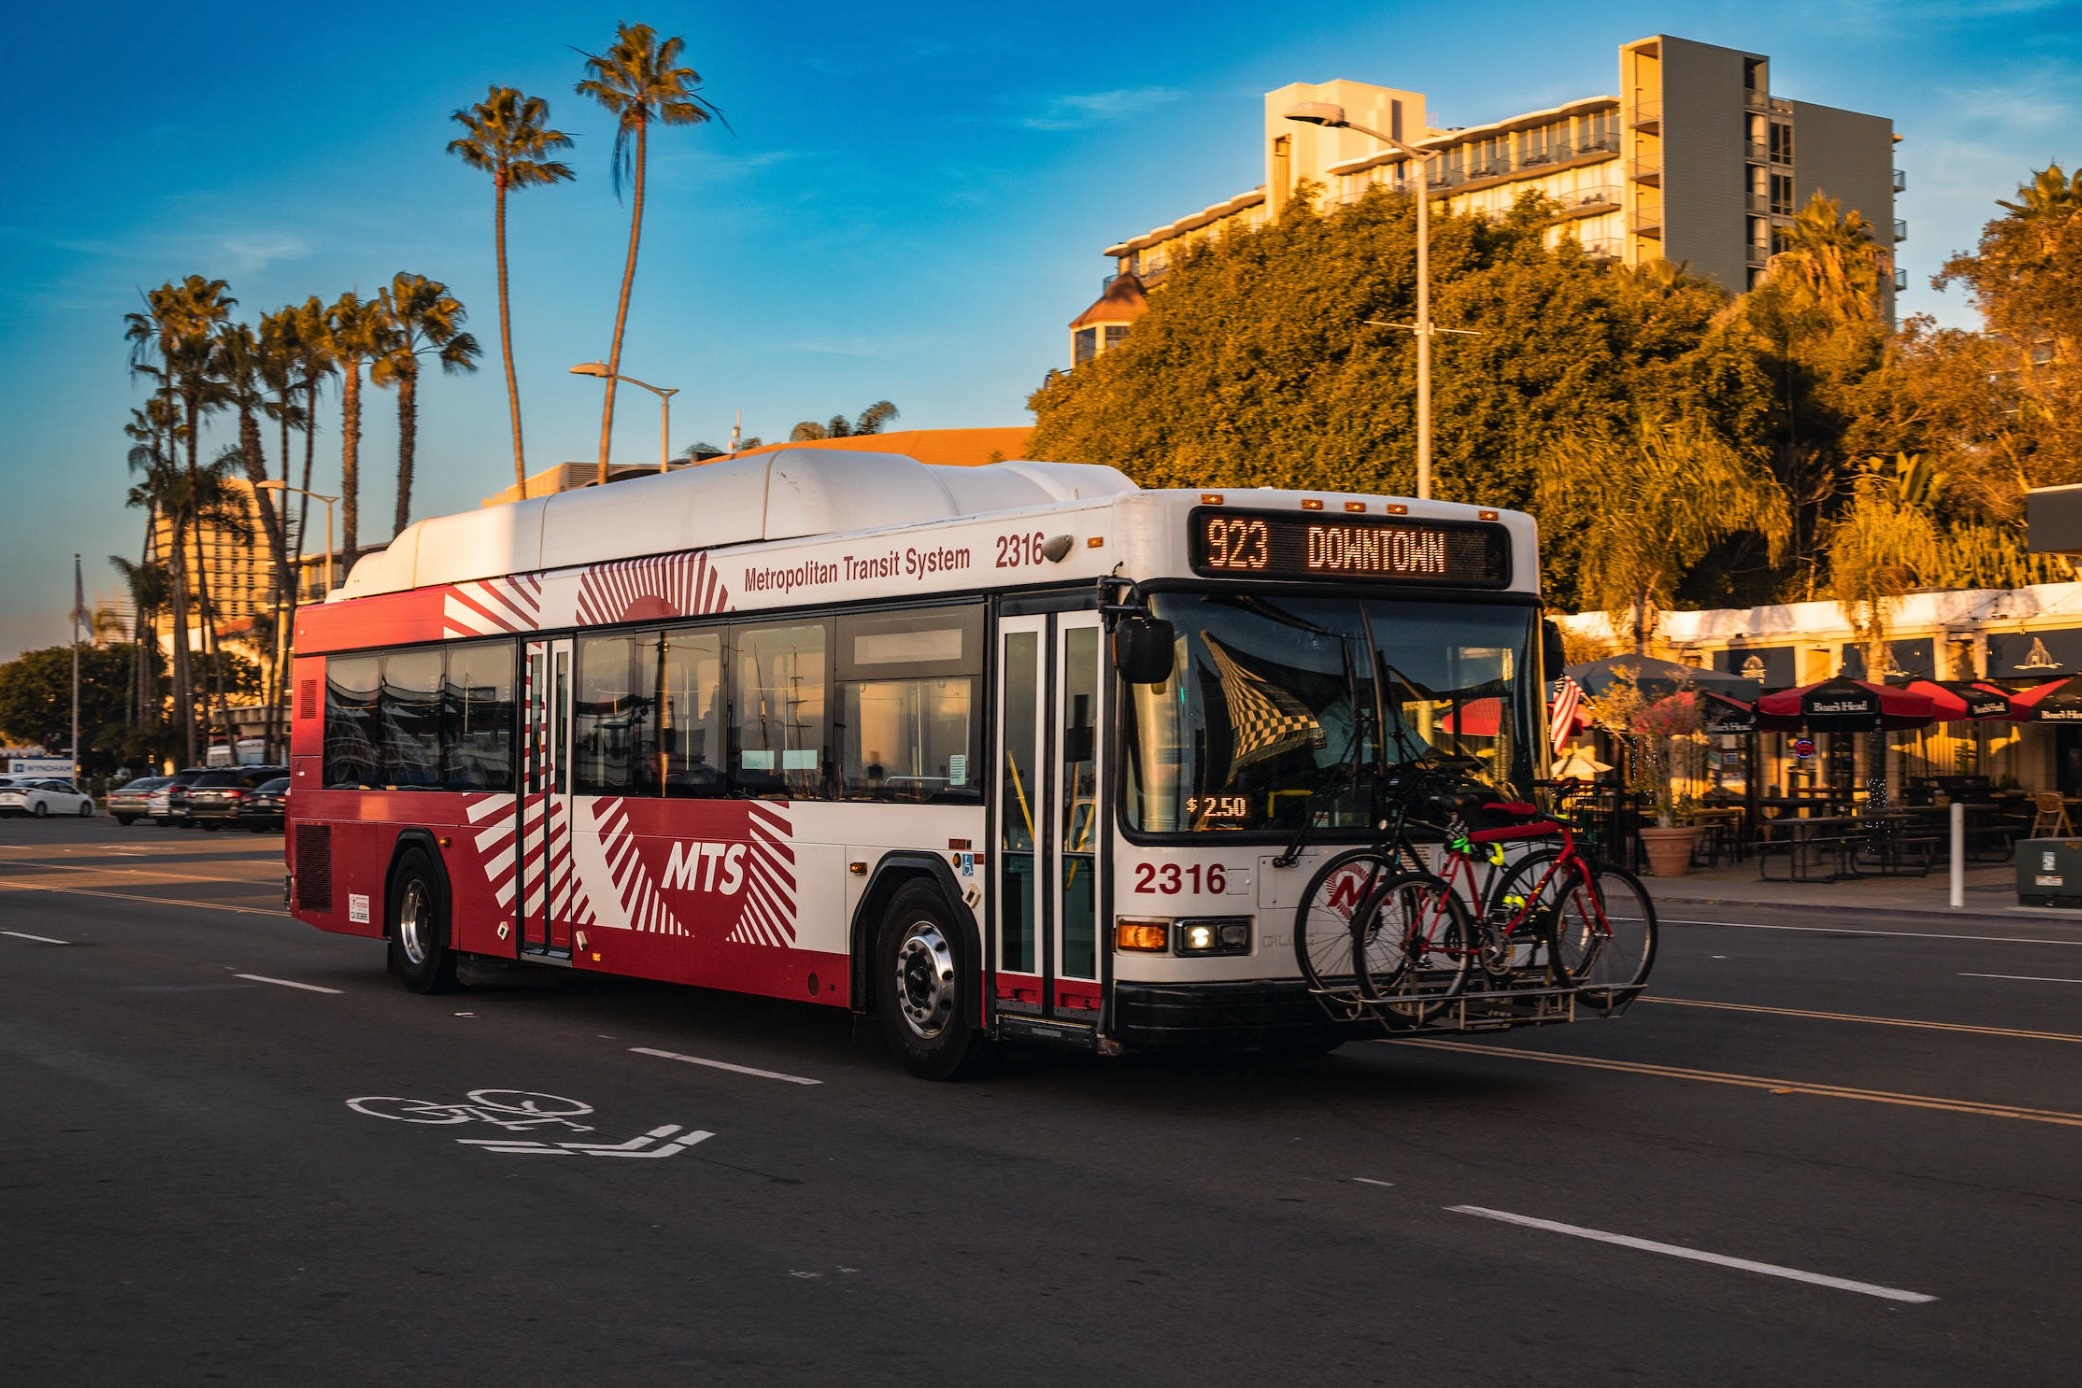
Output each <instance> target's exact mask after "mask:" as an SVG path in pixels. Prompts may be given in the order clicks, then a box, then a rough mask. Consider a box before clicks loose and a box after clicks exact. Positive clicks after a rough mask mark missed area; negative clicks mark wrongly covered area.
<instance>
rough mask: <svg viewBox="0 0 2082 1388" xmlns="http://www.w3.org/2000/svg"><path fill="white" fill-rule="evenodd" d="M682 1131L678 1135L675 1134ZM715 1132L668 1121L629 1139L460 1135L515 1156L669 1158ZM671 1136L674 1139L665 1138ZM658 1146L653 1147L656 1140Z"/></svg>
mask: <svg viewBox="0 0 2082 1388" xmlns="http://www.w3.org/2000/svg"><path fill="white" fill-rule="evenodd" d="M674 1133H679V1134H680V1135H679V1136H678V1137H673V1136H672V1135H673V1134H674ZM714 1136H715V1134H714V1133H711V1132H704V1131H702V1130H700V1129H698V1128H690V1129H688V1130H687V1131H685V1132H681V1131H680V1125H679V1124H677V1123H667V1124H665V1125H664V1126H663V1127H658V1128H653V1129H651V1130H650V1131H649V1132H647V1133H645V1134H643V1136H641V1137H632V1138H630V1139H629V1140H628V1141H627V1142H559V1143H556V1144H554V1145H552V1144H550V1143H547V1142H525V1141H516V1140H515V1139H513V1138H502V1137H459V1138H457V1139H456V1141H457V1142H460V1143H461V1144H463V1146H465V1147H482V1148H483V1149H484V1150H485V1151H487V1152H505V1153H508V1154H510V1155H514V1156H531V1157H576V1156H587V1157H643V1158H657V1157H669V1156H671V1155H672V1154H673V1153H675V1152H684V1151H686V1150H687V1149H688V1148H689V1147H692V1146H694V1145H695V1144H696V1143H700V1142H706V1141H708V1140H709V1139H710V1138H712V1137H714ZM667 1138H670V1139H671V1141H665V1139H667ZM654 1142H655V1143H657V1144H658V1145H657V1146H655V1147H653V1146H652V1145H651V1144H652V1143H654Z"/></svg>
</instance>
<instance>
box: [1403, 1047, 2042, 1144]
mask: <svg viewBox="0 0 2082 1388" xmlns="http://www.w3.org/2000/svg"><path fill="white" fill-rule="evenodd" d="M1380 1044H1382V1045H1384V1046H1414V1047H1418V1048H1420V1049H1423V1050H1428V1051H1453V1052H1457V1053H1460V1054H1464V1055H1477V1056H1492V1057H1497V1058H1500V1059H1504V1060H1525V1061H1535V1062H1538V1063H1540V1064H1543V1065H1572V1066H1576V1067H1579V1068H1581V1069H1586V1070H1611V1071H1615V1072H1618V1073H1620V1074H1629V1075H1646V1076H1650V1077H1652V1078H1657V1079H1675V1080H1692V1081H1695V1082H1697V1083H1701V1084H1725V1085H1733V1086H1735V1087H1737V1088H1740V1089H1761V1090H1764V1091H1766V1092H1768V1093H1772V1094H1808V1095H1813V1096H1815V1097H1817V1098H1823V1099H1851V1100H1856V1101H1859V1102H1861V1103H1870V1104H1895V1105H1899V1106H1902V1107H1905V1108H1924V1109H1932V1110H1936V1111H1939V1112H1944V1113H1965V1114H1972V1115H1975V1116H1977V1117H1982V1118H2014V1119H2018V1120H2020V1121H2022V1122H2027V1123H2052V1124H2056V1125H2058V1126H2060V1127H2066V1128H2082V1113H2063V1112H2061V1111H2059V1110H2057V1109H2038V1108H2021V1107H2018V1106H2016V1105H2013V1104H1984V1103H1981V1102H1979V1101H1977V1100H1973V1099H1946V1098H1942V1097H1938V1096H1934V1095H1928V1094H1896V1093H1892V1092H1890V1091H1888V1090H1884V1089H1853V1088H1851V1087H1849V1086H1847V1085H1831V1084H1815V1083H1811V1082H1809V1081H1806V1080H1780V1079H1770V1078H1767V1077H1765V1076H1762V1075H1737V1074H1731V1073H1729V1072H1726V1071H1722V1070H1689V1069H1685V1068H1684V1067H1682V1066H1677V1065H1651V1064H1649V1063H1647V1062H1646V1061H1636V1060H1605V1059H1601V1058H1599V1057H1596V1056H1576V1055H1557V1054H1556V1053H1555V1052H1553V1051H1528V1050H1523V1049H1520V1048H1518V1047H1513V1046H1478V1045H1473V1044H1471V1043H1468V1042H1465V1041H1438V1040H1430V1039H1425V1038H1418V1037H1411V1038H1408V1039H1404V1040H1395V1039H1385V1040H1383V1041H1382V1042H1381V1043H1380Z"/></svg>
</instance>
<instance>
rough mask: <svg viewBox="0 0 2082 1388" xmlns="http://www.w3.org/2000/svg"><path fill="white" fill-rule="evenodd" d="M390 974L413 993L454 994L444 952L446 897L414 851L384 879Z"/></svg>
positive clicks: (451, 958) (449, 953)
mask: <svg viewBox="0 0 2082 1388" xmlns="http://www.w3.org/2000/svg"><path fill="white" fill-rule="evenodd" d="M389 925H390V931H389V934H390V971H391V972H392V973H394V974H396V975H397V976H398V977H399V978H401V979H403V980H404V983H405V986H406V987H407V988H410V989H411V990H412V991H413V992H415V993H448V992H453V991H454V990H455V986H456V983H455V952H454V951H453V950H451V949H449V947H448V893H447V891H446V890H444V884H443V883H442V881H441V877H440V874H439V873H438V872H437V871H436V870H435V868H434V865H433V864H432V863H431V862H429V861H428V860H427V855H426V854H425V853H423V852H421V851H420V850H419V849H416V848H414V849H408V850H407V851H406V853H405V855H404V857H402V858H400V859H399V860H398V866H397V871H396V872H394V873H392V874H391V879H390V920H389Z"/></svg>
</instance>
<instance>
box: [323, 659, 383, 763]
mask: <svg viewBox="0 0 2082 1388" xmlns="http://www.w3.org/2000/svg"><path fill="white" fill-rule="evenodd" d="M381 681H382V671H381V667H380V666H379V665H378V663H377V658H376V657H375V656H372V655H350V656H338V655H336V656H328V657H326V661H325V782H324V784H325V785H327V786H328V787H333V788H340V787H347V788H353V787H359V786H373V785H375V784H377V781H376V777H377V776H378V774H380V772H381V770H382V762H381V757H380V756H379V753H378V732H377V728H378V725H377V721H376V691H377V687H378V685H379V684H380V683H381Z"/></svg>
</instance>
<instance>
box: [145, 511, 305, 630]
mask: <svg viewBox="0 0 2082 1388" xmlns="http://www.w3.org/2000/svg"><path fill="white" fill-rule="evenodd" d="M223 486H224V495H225V514H224V515H222V516H221V517H217V518H205V519H204V520H203V522H202V524H201V525H200V526H199V527H197V528H196V530H194V531H191V532H185V533H184V534H183V535H182V543H183V545H184V547H185V549H186V551H187V553H186V555H185V557H186V559H187V567H188V574H189V579H188V586H189V591H190V592H191V593H192V594H196V595H198V596H199V595H200V593H201V592H202V591H203V585H204V584H207V586H208V592H209V599H210V611H211V613H212V614H213V615H214V616H215V617H216V620H217V625H218V627H219V629H220V630H223V631H227V632H228V631H231V630H233V629H243V628H244V626H245V625H246V624H247V623H249V622H250V619H251V618H253V617H255V616H257V615H259V614H262V613H269V612H272V611H273V610H274V587H275V574H274V563H273V561H272V559H271V558H270V557H269V554H268V542H267V530H266V528H265V526H264V525H263V524H262V522H261V518H260V509H259V508H260V506H261V505H262V502H261V499H260V494H259V493H257V492H255V491H254V490H253V485H252V484H251V483H250V482H248V481H246V480H245V479H244V478H242V477H231V478H226V479H225V480H224V484H223ZM152 552H153V554H154V555H155V556H157V557H158V558H159V560H160V562H162V563H164V562H165V561H166V559H167V557H168V556H169V555H171V554H172V552H173V522H172V521H171V520H170V519H169V518H167V517H166V516H163V515H162V516H160V517H159V518H158V521H157V523H156V525H155V528H154V531H153V535H152ZM198 566H199V569H200V572H199V573H198ZM198 580H199V581H198ZM189 619H190V621H191V622H193V623H195V624H196V625H197V626H198V627H199V626H200V625H201V622H200V618H199V617H198V616H197V615H196V614H195V612H194V611H192V610H191V612H190V614H189ZM172 621H173V617H172V614H171V612H169V611H168V610H166V609H161V611H160V614H159V628H160V636H161V639H162V640H163V639H165V638H167V637H168V636H170V635H171V633H172V630H173V627H172Z"/></svg>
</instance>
